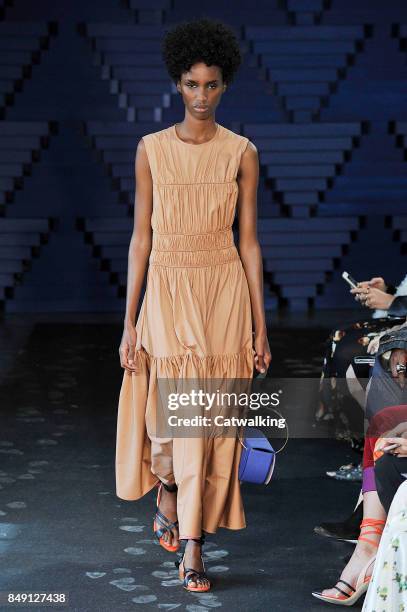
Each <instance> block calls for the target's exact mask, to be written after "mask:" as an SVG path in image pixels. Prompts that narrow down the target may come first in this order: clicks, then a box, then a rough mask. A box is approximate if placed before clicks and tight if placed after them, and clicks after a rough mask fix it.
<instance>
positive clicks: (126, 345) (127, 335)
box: [119, 323, 137, 374]
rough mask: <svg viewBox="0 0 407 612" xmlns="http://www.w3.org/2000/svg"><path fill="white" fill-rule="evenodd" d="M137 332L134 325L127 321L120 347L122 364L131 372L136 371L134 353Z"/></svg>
mask: <svg viewBox="0 0 407 612" xmlns="http://www.w3.org/2000/svg"><path fill="white" fill-rule="evenodd" d="M136 342H137V332H136V328H135V326H134V325H132V324H131V323H126V324H125V326H124V330H123V336H122V340H121V342H120V347H119V355H120V365H121V367H122V368H125V369H126V370H127V371H128V372H129V373H130V374H131V372H135V371H136V365H135V362H134V355H135V351H136Z"/></svg>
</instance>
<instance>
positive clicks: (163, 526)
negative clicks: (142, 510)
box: [153, 482, 180, 552]
mask: <svg viewBox="0 0 407 612" xmlns="http://www.w3.org/2000/svg"><path fill="white" fill-rule="evenodd" d="M162 487H164V489H165V490H166V491H170V493H175V492H176V491H177V490H178V487H177V485H176V484H174V485H166V484H164V483H163V482H161V483H160V485H159V487H158V492H157V511H156V513H155V517H154V524H153V530H154V535H155V537H156V538H157V540H158V541H159V543H160V546H162V547H163V548H165V550H168V552H177V550H178V549H179V547H180V543H179V541H178V544H177V545H175V546H173V545H170V544H168V542H166V541H165V540H164V539H163V535H164V533H165V532H166V531H168V532H169V533H171V534H172V535H173V532H172V529H173V528H174V527H178V521H174V522H172V523H171V521H170V520H169V519H168V518H167V517H166V516H165V514H163V513H162V512H161V511H160V509H159V508H158V506H159V505H160V499H161V492H162Z"/></svg>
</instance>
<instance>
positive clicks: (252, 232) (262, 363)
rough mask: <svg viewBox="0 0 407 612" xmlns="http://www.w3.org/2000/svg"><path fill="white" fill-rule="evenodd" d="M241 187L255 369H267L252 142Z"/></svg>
mask: <svg viewBox="0 0 407 612" xmlns="http://www.w3.org/2000/svg"><path fill="white" fill-rule="evenodd" d="M237 182H238V186H239V193H238V200H237V211H238V219H239V254H240V258H241V260H242V264H243V268H244V271H245V273H246V278H247V283H248V286H249V292H250V301H251V308H252V316H253V324H254V349H255V351H256V356H255V361H256V368H257V370H258V371H260V372H264V371H266V370H267V369H268V367H269V365H270V362H271V352H270V346H269V342H268V339H267V326H266V316H265V312H264V293H263V292H264V288H263V261H262V255H261V249H260V244H259V241H258V238H257V188H258V182H259V158H258V154H257V148H256V147H255V145H254V144H253V143H252V142H250V141H249V142H248V145H247V147H246V149H245V151H244V153H243V154H242V157H241V160H240V166H239V171H238V174H237Z"/></svg>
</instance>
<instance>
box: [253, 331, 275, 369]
mask: <svg viewBox="0 0 407 612" xmlns="http://www.w3.org/2000/svg"><path fill="white" fill-rule="evenodd" d="M254 350H255V351H256V354H255V356H254V361H255V368H256V369H257V371H258V372H261V373H262V374H263V373H265V372H267V370H268V368H269V365H270V363H271V359H272V357H271V352H270V346H269V341H268V339H267V332H265V331H262V332H254Z"/></svg>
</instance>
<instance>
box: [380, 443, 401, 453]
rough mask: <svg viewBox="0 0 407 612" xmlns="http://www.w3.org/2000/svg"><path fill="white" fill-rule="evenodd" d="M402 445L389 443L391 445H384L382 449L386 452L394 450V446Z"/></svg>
mask: <svg viewBox="0 0 407 612" xmlns="http://www.w3.org/2000/svg"><path fill="white" fill-rule="evenodd" d="M399 446H400V444H389V446H384V447H383V448H382V451H383V452H384V453H388V452H389V451H391V450H393V449H394V448H398V447H399Z"/></svg>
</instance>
